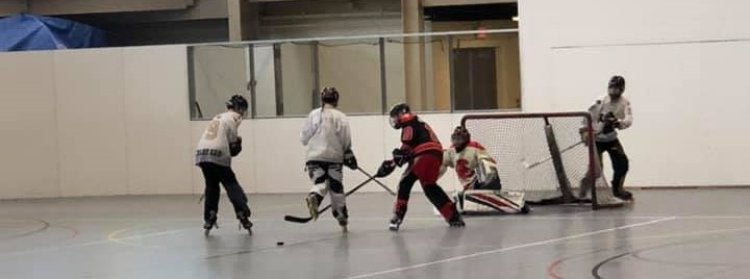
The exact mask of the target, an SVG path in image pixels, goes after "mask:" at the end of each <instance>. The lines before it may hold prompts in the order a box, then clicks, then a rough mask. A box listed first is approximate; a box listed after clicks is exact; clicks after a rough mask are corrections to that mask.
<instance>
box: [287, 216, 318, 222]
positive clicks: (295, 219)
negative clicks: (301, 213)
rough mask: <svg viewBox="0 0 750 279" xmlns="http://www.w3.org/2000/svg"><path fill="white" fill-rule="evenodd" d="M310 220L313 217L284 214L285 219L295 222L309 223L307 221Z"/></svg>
mask: <svg viewBox="0 0 750 279" xmlns="http://www.w3.org/2000/svg"><path fill="white" fill-rule="evenodd" d="M310 220H312V217H306V218H303V217H297V216H292V215H286V216H284V221H287V222H293V223H307V222H310Z"/></svg>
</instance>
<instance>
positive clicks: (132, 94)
mask: <svg viewBox="0 0 750 279" xmlns="http://www.w3.org/2000/svg"><path fill="white" fill-rule="evenodd" d="M0 64H2V65H4V67H2V69H0V81H1V82H2V84H3V91H2V94H0V100H1V102H0V103H2V105H0V106H2V107H0V118H1V119H3V123H2V125H1V126H0V136H2V137H3V138H4V141H3V144H2V147H0V148H2V149H3V150H2V152H3V154H5V155H6V156H5V159H4V160H2V163H0V164H2V165H0V169H2V171H3V173H2V174H0V176H2V177H3V181H2V182H0V198H2V199H8V198H29V197H60V196H94V195H122V194H160V193H189V192H191V191H192V188H191V180H192V178H191V177H190V170H191V168H192V167H191V152H192V143H190V141H188V140H187V139H188V138H189V137H190V127H191V126H190V122H189V121H188V106H187V102H185V100H186V99H185V97H186V96H187V95H186V94H187V79H186V77H187V59H186V51H185V47H184V46H167V47H148V48H125V49H123V48H109V49H96V50H78V51H55V52H27V53H3V54H0Z"/></svg>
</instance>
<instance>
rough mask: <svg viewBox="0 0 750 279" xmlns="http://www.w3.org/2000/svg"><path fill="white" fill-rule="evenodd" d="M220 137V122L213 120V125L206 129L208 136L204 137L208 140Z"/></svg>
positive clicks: (209, 124)
mask: <svg viewBox="0 0 750 279" xmlns="http://www.w3.org/2000/svg"><path fill="white" fill-rule="evenodd" d="M218 135H219V121H218V120H213V121H211V123H208V128H206V134H205V135H204V136H203V137H204V138H205V139H207V140H213V139H215V138H216V136H218Z"/></svg>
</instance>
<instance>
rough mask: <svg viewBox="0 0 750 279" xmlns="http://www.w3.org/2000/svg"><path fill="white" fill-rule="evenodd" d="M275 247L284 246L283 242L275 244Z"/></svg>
mask: <svg viewBox="0 0 750 279" xmlns="http://www.w3.org/2000/svg"><path fill="white" fill-rule="evenodd" d="M276 246H284V242H283V241H279V242H276Z"/></svg>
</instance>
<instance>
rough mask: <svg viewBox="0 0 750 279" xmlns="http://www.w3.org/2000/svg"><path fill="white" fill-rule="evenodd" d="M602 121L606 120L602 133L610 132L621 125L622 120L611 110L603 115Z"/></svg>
mask: <svg viewBox="0 0 750 279" xmlns="http://www.w3.org/2000/svg"><path fill="white" fill-rule="evenodd" d="M602 118H603V119H602V122H604V128H603V129H602V133H605V134H608V133H611V132H613V131H614V130H615V128H616V127H618V126H619V125H620V121H619V120H618V119H617V117H616V116H615V114H614V113H612V112H610V113H607V115H605V116H603V117H602Z"/></svg>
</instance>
